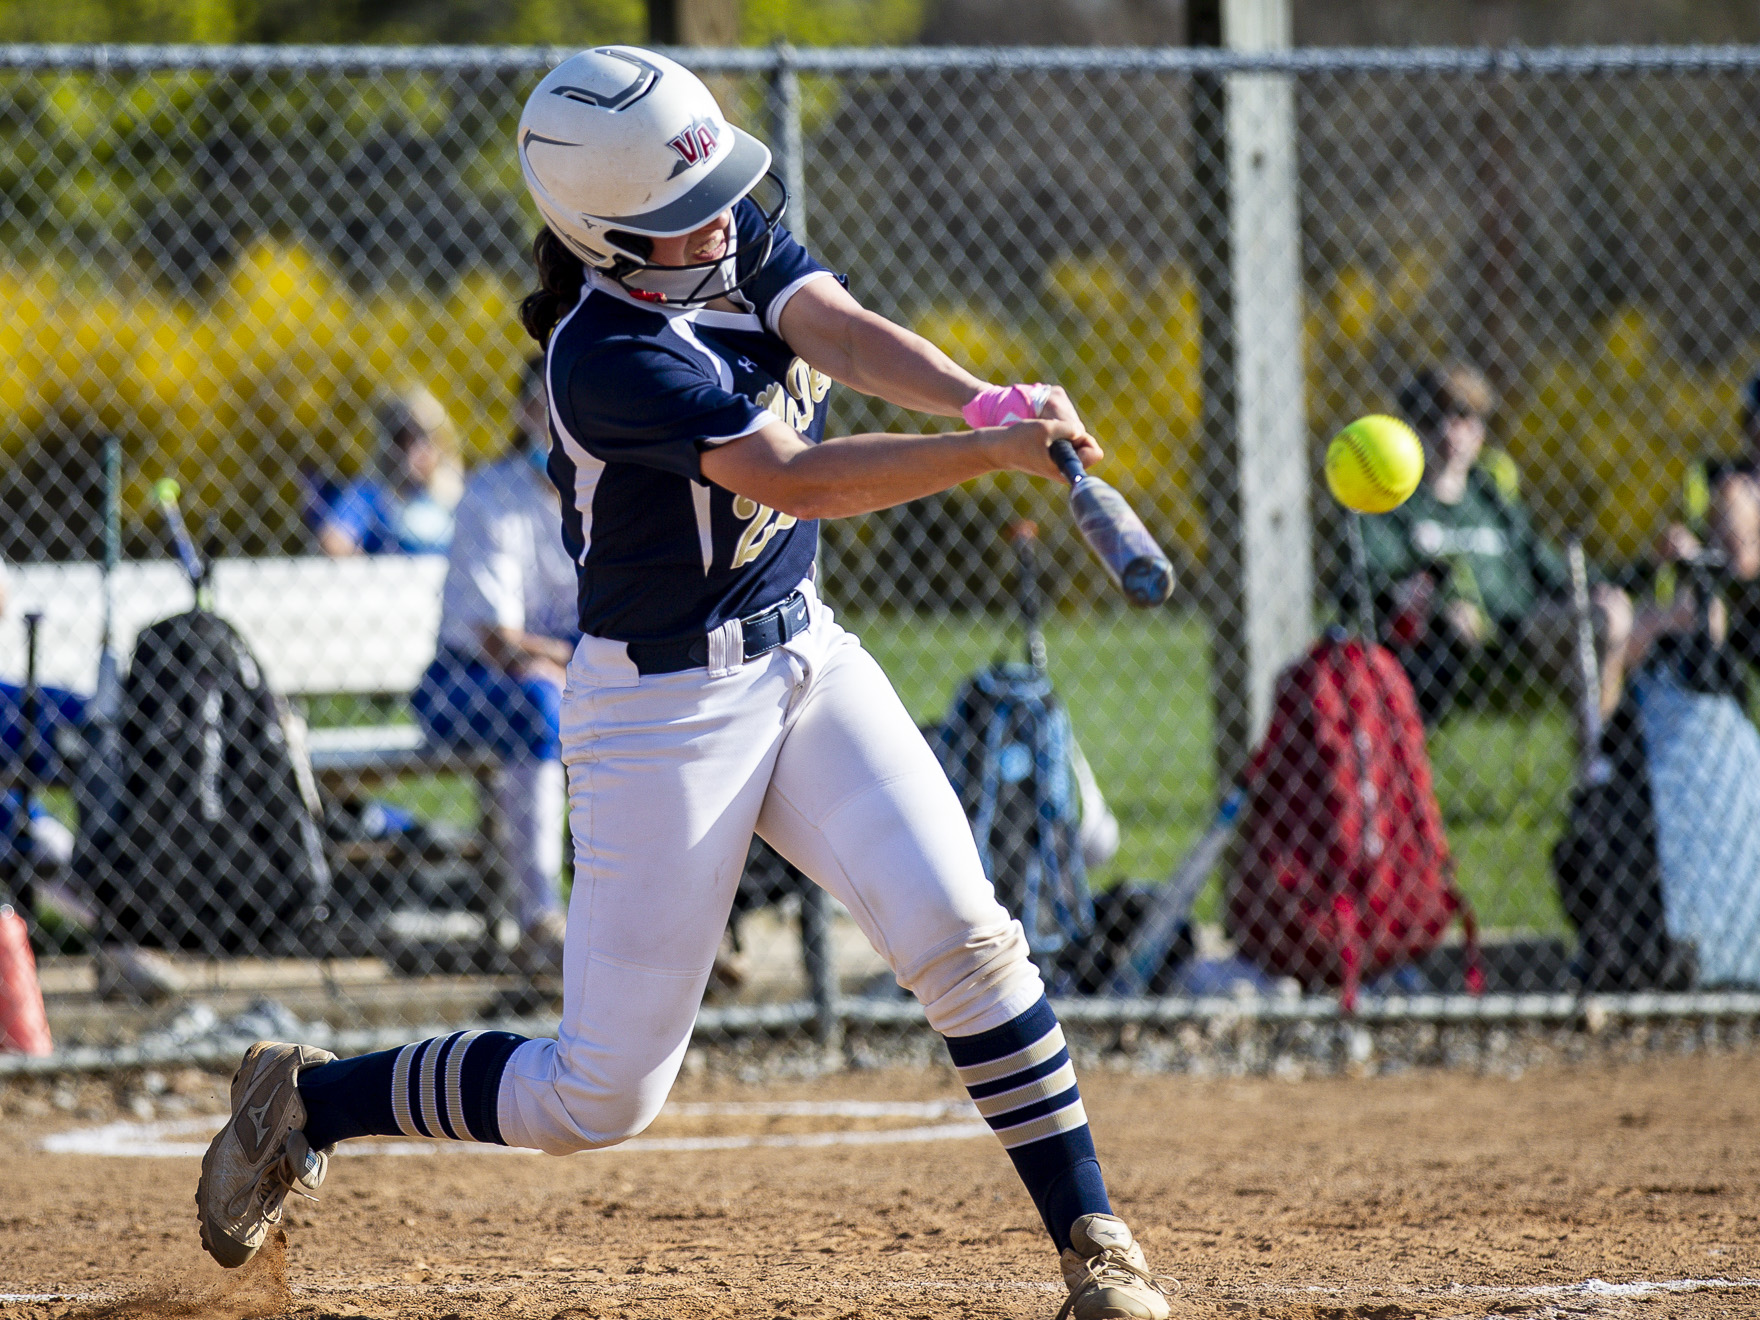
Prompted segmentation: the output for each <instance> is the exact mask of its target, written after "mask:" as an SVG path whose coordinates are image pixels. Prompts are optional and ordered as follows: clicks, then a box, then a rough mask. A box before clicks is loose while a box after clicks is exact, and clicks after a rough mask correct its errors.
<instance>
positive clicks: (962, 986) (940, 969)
mask: <svg viewBox="0 0 1760 1320" xmlns="http://www.w3.org/2000/svg"><path fill="white" fill-rule="evenodd" d="M898 983H899V984H900V985H901V986H903V987H904V988H905V989H906V990H909V991H910V992H911V993H912V994H913V995H915V996H916V997H917V1000H918V1002H919V1003H921V1004H922V1006H923V1011H924V1013H925V1014H927V1015H928V1018H929V1025H930V1026H931V1027H933V1028H934V1029H935V1030H936V1031H938V1032H940V1033H941V1034H942V1035H943V1036H975V1035H977V1034H978V1033H979V1032H981V1031H989V1030H991V1029H992V1028H993V1027H1000V1026H1001V1025H1002V1024H1003V1023H1005V1022H1009V1021H1012V1020H1013V1019H1014V1018H1017V1017H1019V1016H1020V1015H1021V1014H1022V1013H1024V1012H1026V1011H1027V1010H1028V1009H1029V1008H1031V1007H1032V1006H1033V1005H1034V1004H1036V1003H1038V1002H1039V998H1040V996H1042V995H1043V994H1044V993H1045V986H1044V982H1042V981H1041V980H1040V979H1039V969H1038V968H1037V967H1035V966H1034V965H1033V960H1032V958H1031V957H1030V956H1029V952H1028V948H1027V935H1026V932H1025V931H1023V930H1022V929H1021V923H1020V922H1018V921H1009V922H1008V923H1007V924H1005V925H1001V926H992V927H982V928H977V929H973V930H969V931H967V932H965V933H964V934H963V935H961V936H959V937H958V938H956V939H954V940H950V941H948V942H947V943H945V944H942V945H940V946H939V947H937V948H934V949H931V950H930V951H929V952H928V953H927V954H925V955H923V957H921V958H919V959H917V960H916V961H915V962H914V963H912V964H911V965H910V966H908V967H901V968H899V969H898Z"/></svg>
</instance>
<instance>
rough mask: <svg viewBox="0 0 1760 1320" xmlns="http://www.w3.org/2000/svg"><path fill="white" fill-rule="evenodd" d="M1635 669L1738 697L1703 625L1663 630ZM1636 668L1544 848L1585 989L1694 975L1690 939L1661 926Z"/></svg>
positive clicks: (1656, 983)
mask: <svg viewBox="0 0 1760 1320" xmlns="http://www.w3.org/2000/svg"><path fill="white" fill-rule="evenodd" d="M1644 669H1645V670H1647V671H1650V672H1653V673H1660V674H1666V675H1668V676H1669V677H1670V679H1671V680H1672V681H1674V682H1675V683H1677V684H1679V685H1680V686H1681V687H1684V688H1687V689H1688V690H1690V691H1694V692H1701V693H1706V694H1709V695H1714V696H1729V697H1733V698H1734V699H1735V700H1736V701H1737V702H1738V703H1739V704H1740V705H1741V706H1743V707H1744V708H1745V707H1746V705H1747V679H1746V676H1745V675H1744V674H1743V673H1742V671H1741V667H1740V666H1739V665H1738V664H1737V663H1736V661H1735V659H1734V657H1733V656H1732V655H1731V654H1730V652H1729V651H1728V649H1727V648H1725V647H1722V646H1718V645H1716V644H1715V643H1713V642H1712V641H1711V639H1710V637H1709V636H1708V635H1706V633H1705V632H1703V631H1700V632H1695V633H1689V634H1685V635H1671V636H1665V637H1663V638H1662V639H1661V640H1660V641H1658V642H1657V644H1656V646H1655V648H1654V650H1653V651H1652V653H1651V655H1650V657H1649V659H1648V660H1647V661H1646V663H1645V665H1644ZM1636 677H1637V675H1633V676H1632V680H1628V687H1627V691H1626V693H1625V695H1624V696H1623V697H1622V698H1621V700H1620V704H1619V706H1618V707H1617V708H1616V709H1615V710H1614V712H1613V715H1612V716H1611V717H1610V718H1609V719H1608V721H1607V727H1606V728H1605V729H1603V730H1602V733H1601V741H1600V744H1599V747H1598V751H1599V753H1600V755H1599V756H1598V758H1597V759H1596V760H1595V763H1594V765H1593V767H1592V769H1591V772H1590V773H1589V774H1588V775H1586V776H1585V777H1584V781H1583V782H1582V783H1580V784H1578V785H1577V787H1576V788H1575V789H1574V790H1573V791H1572V793H1571V804H1570V812H1569V814H1568V815H1567V816H1566V818H1565V828H1564V832H1563V834H1561V835H1560V837H1559V839H1558V842H1557V843H1555V844H1554V845H1553V848H1552V872H1553V875H1554V876H1555V877H1556V878H1557V880H1558V896H1559V901H1560V903H1561V904H1562V906H1563V907H1564V911H1565V916H1566V917H1567V918H1569V920H1570V923H1571V925H1573V926H1574V927H1576V930H1577V940H1578V951H1577V960H1576V967H1575V971H1576V974H1577V978H1578V980H1579V981H1580V982H1581V983H1582V987H1583V989H1585V990H1587V991H1590V992H1592V993H1611V992H1617V991H1629V990H1690V989H1692V988H1693V985H1694V982H1695V980H1696V979H1697V966H1696V959H1695V957H1694V950H1693V948H1692V946H1691V945H1690V944H1683V943H1681V942H1679V941H1677V940H1674V939H1671V938H1670V937H1669V934H1668V925H1667V921H1666V912H1665V910H1664V907H1663V887H1662V858H1661V854H1660V851H1659V849H1658V845H1657V838H1656V807H1655V802H1654V800H1653V799H1652V797H1651V792H1650V758H1649V753H1648V750H1647V748H1646V746H1645V743H1644V729H1643V718H1642V716H1641V714H1640V712H1639V709H1638V703H1637V700H1636V699H1635V697H1634V696H1633V694H1632V691H1631V681H1635V679H1636Z"/></svg>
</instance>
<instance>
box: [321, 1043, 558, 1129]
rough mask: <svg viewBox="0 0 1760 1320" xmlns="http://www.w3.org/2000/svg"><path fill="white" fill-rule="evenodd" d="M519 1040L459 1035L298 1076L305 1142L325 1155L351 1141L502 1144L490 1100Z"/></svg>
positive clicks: (356, 1059) (342, 1060)
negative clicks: (440, 1140)
mask: <svg viewBox="0 0 1760 1320" xmlns="http://www.w3.org/2000/svg"><path fill="white" fill-rule="evenodd" d="M525 1039H526V1038H525V1037H524V1036H515V1035H514V1034H512V1033H511V1032H507V1031H459V1032H454V1033H453V1034H452V1035H450V1036H436V1037H434V1038H433V1039H432V1040H423V1041H417V1042H416V1043H415V1044H413V1045H405V1046H404V1047H403V1048H402V1049H396V1050H382V1051H380V1052H379V1053H378V1054H362V1055H360V1056H358V1057H356V1058H353V1059H338V1060H337V1061H336V1062H335V1063H325V1064H320V1065H319V1066H318V1067H316V1068H307V1069H306V1070H305V1071H303V1072H301V1073H300V1075H299V1095H300V1099H301V1100H303V1101H305V1106H306V1128H305V1131H306V1140H307V1141H308V1142H310V1143H311V1144H312V1146H313V1148H314V1149H318V1150H322V1149H323V1148H324V1147H326V1146H330V1145H334V1144H335V1143H336V1142H338V1141H343V1140H346V1139H347V1138H349V1137H396V1136H405V1137H451V1138H452V1139H453V1140H455V1141H485V1142H493V1143H495V1144H496V1145H501V1146H505V1145H506V1144H507V1143H506V1142H505V1141H503V1140H502V1139H501V1124H500V1121H499V1120H498V1118H497V1117H496V1112H495V1099H496V1095H497V1093H498V1092H499V1091H500V1089H501V1072H502V1070H503V1069H504V1068H505V1067H506V1066H507V1058H508V1056H509V1055H510V1054H512V1053H513V1051H514V1050H515V1048H517V1047H518V1046H520V1045H523V1044H524V1043H525Z"/></svg>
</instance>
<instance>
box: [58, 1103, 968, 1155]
mask: <svg viewBox="0 0 1760 1320" xmlns="http://www.w3.org/2000/svg"><path fill="white" fill-rule="evenodd" d="M666 1112H667V1113H670V1114H672V1115H675V1116H677V1117H680V1118H861V1119H875V1118H918V1119H923V1118H928V1119H940V1120H943V1121H941V1122H938V1123H930V1124H926V1125H918V1126H914V1127H904V1128H877V1129H867V1130H856V1131H850V1130H845V1129H834V1130H831V1131H826V1132H776V1133H740V1134H729V1135H723V1136H705V1137H635V1138H632V1139H631V1140H629V1141H625V1142H623V1143H621V1144H620V1145H618V1146H616V1147H614V1148H613V1149H616V1150H622V1151H631V1152H643V1151H706V1150H753V1149H757V1150H765V1149H769V1150H799V1149H810V1148H814V1147H825V1146H889V1145H898V1144H901V1143H913V1142H921V1141H967V1140H970V1139H972V1138H974V1137H984V1136H988V1135H989V1134H990V1128H989V1126H988V1125H987V1124H986V1123H984V1122H983V1121H982V1120H981V1119H978V1118H976V1117H975V1115H976V1113H977V1110H976V1109H975V1108H974V1107H973V1105H972V1104H971V1102H970V1101H967V1100H896V1101H888V1100H775V1101H755V1102H749V1103H748V1102H739V1103H734V1102H729V1103H720V1104H716V1103H679V1104H675V1105H670V1106H668V1108H667V1110H666ZM225 1121H226V1116H225V1115H224V1114H203V1115H200V1116H197V1117H193V1118H166V1119H157V1120H153V1121H149V1122H139V1123H136V1122H119V1123H106V1124H103V1125H102V1126H100V1127H91V1128H75V1129H73V1130H71V1131H68V1132H56V1133H52V1134H51V1135H49V1136H47V1137H44V1138H43V1139H42V1141H41V1143H39V1147H40V1149H41V1150H43V1151H44V1152H46V1153H48V1154H51V1155H99V1156H116V1157H126V1158H131V1159H189V1158H195V1159H199V1158H201V1156H202V1155H203V1153H204V1152H206V1150H207V1149H208V1143H207V1141H206V1140H205V1139H204V1140H201V1141H179V1140H176V1138H178V1137H187V1136H192V1135H198V1134H199V1135H200V1136H202V1137H203V1138H208V1137H211V1136H212V1135H213V1134H214V1133H215V1132H218V1131H219V1130H220V1125H221V1124H222V1123H224V1122H225ZM339 1149H340V1151H341V1152H344V1153H346V1154H349V1155H439V1154H442V1153H467V1154H479V1155H491V1154H493V1155H505V1154H518V1155H535V1154H537V1153H538V1152H536V1151H530V1150H524V1149H521V1148H519V1147H513V1146H496V1145H486V1144H483V1143H481V1142H474V1141H458V1142H450V1141H448V1142H441V1141H351V1142H348V1143H347V1144H345V1145H343V1146H341V1147H340V1148H339Z"/></svg>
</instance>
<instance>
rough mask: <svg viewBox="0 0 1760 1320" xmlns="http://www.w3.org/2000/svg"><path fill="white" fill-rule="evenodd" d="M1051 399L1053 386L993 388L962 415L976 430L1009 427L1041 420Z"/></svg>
mask: <svg viewBox="0 0 1760 1320" xmlns="http://www.w3.org/2000/svg"><path fill="white" fill-rule="evenodd" d="M1050 396H1051V387H1050V386H1049V385H990V386H987V387H986V388H984V389H982V390H980V391H979V392H978V396H977V397H976V398H975V399H973V400H972V401H971V402H970V403H968V404H967V405H966V406H965V407H964V408H961V409H960V416H961V417H963V418H965V419H966V425H967V426H970V427H972V428H974V429H976V428H978V427H983V426H1006V425H1007V424H1008V423H1010V422H1024V421H1026V420H1028V419H1029V418H1033V417H1037V416H1038V415H1039V409H1041V408H1043V407H1044V406H1045V400H1046V399H1047V398H1049V397H1050Z"/></svg>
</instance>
